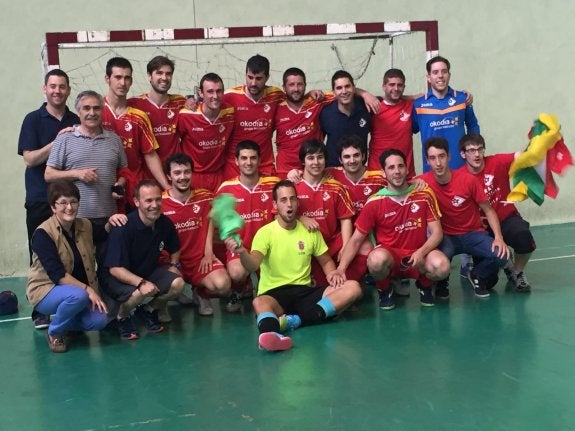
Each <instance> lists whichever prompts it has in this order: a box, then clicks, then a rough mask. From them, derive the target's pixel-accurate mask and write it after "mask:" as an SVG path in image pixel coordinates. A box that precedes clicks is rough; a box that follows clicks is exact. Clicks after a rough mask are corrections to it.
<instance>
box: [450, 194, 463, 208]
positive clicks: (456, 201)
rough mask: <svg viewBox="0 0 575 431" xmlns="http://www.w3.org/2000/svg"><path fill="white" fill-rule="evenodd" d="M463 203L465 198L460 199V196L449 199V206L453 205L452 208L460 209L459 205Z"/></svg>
mask: <svg viewBox="0 0 575 431" xmlns="http://www.w3.org/2000/svg"><path fill="white" fill-rule="evenodd" d="M464 202H465V198H462V197H461V196H457V195H455V196H453V198H452V199H451V205H453V206H454V207H456V208H457V207H460V206H461V205H463V203H464Z"/></svg>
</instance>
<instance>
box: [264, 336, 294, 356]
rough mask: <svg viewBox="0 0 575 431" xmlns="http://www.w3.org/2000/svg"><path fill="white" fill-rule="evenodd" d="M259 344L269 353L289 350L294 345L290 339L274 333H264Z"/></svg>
mask: <svg viewBox="0 0 575 431" xmlns="http://www.w3.org/2000/svg"><path fill="white" fill-rule="evenodd" d="M258 344H259V348H260V349H263V350H267V351H268V352H279V351H282V350H289V349H291V348H292V345H293V344H292V340H291V338H290V337H283V336H278V335H277V334H276V333H274V332H264V333H263V334H260V336H259V338H258Z"/></svg>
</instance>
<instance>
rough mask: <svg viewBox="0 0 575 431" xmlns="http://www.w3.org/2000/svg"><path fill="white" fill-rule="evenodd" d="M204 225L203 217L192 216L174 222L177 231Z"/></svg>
mask: <svg viewBox="0 0 575 431" xmlns="http://www.w3.org/2000/svg"><path fill="white" fill-rule="evenodd" d="M201 225H202V221H201V219H194V218H190V219H188V220H186V221H183V222H180V223H174V226H175V227H176V230H177V231H184V230H191V229H194V228H196V227H199V226H201Z"/></svg>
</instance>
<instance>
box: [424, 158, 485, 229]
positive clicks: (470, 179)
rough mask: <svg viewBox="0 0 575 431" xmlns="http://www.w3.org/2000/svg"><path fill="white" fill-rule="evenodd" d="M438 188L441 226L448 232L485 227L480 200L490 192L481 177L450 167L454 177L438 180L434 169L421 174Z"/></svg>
mask: <svg viewBox="0 0 575 431" xmlns="http://www.w3.org/2000/svg"><path fill="white" fill-rule="evenodd" d="M421 178H423V180H425V182H426V183H427V184H429V187H431V189H432V190H433V191H434V192H435V196H436V198H437V201H438V202H439V208H440V209H441V213H442V215H443V216H442V217H441V226H442V227H443V233H444V234H446V235H461V234H464V233H468V232H473V231H478V230H483V227H482V225H481V217H480V215H479V204H480V203H482V202H487V201H488V199H487V196H486V195H485V192H484V191H483V187H482V186H481V183H480V182H479V180H478V179H477V178H476V177H474V176H473V175H471V174H470V173H469V172H467V170H461V169H458V170H455V171H451V180H450V181H449V183H447V184H443V185H442V184H439V183H438V182H437V181H436V179H435V177H434V176H433V172H432V171H429V172H426V173H425V174H423V175H421Z"/></svg>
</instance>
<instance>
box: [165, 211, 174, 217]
mask: <svg viewBox="0 0 575 431" xmlns="http://www.w3.org/2000/svg"><path fill="white" fill-rule="evenodd" d="M175 213H176V212H175V211H164V215H167V216H168V215H172V214H175Z"/></svg>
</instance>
